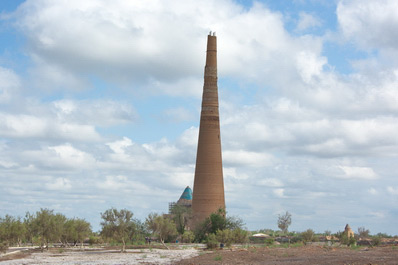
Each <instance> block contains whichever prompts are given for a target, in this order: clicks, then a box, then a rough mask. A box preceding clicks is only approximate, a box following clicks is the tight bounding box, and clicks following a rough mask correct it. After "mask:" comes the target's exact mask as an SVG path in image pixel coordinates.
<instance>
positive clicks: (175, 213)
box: [171, 205, 191, 235]
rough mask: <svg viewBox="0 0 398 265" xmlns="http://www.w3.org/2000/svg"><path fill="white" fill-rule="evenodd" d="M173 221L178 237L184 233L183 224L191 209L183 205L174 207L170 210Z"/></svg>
mask: <svg viewBox="0 0 398 265" xmlns="http://www.w3.org/2000/svg"><path fill="white" fill-rule="evenodd" d="M171 214H172V217H173V221H174V223H175V224H176V228H177V231H178V233H179V234H180V235H182V234H184V232H185V224H186V222H187V219H188V218H189V216H190V214H191V209H190V208H188V207H185V206H183V205H175V206H173V208H172V209H171Z"/></svg>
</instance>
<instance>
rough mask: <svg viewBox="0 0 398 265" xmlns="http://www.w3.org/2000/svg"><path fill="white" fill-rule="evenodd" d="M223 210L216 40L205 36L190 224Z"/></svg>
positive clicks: (197, 222)
mask: <svg viewBox="0 0 398 265" xmlns="http://www.w3.org/2000/svg"><path fill="white" fill-rule="evenodd" d="M220 208H223V209H225V199H224V180H223V170H222V156H221V138H220V121H219V112H218V87H217V38H216V36H214V35H213V36H212V35H211V34H210V35H209V36H208V37H207V53H206V66H205V73H204V85H203V97H202V111H201V115H200V127H199V139H198V150H197V156H196V168H195V180H194V187H193V199H192V212H193V218H194V220H193V222H194V225H196V224H199V223H200V222H202V221H203V220H204V219H205V218H206V217H208V216H209V215H210V214H211V213H214V212H217V210H218V209H220Z"/></svg>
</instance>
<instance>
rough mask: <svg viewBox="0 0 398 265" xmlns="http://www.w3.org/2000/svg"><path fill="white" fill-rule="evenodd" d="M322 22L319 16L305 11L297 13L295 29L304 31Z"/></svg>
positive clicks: (318, 25)
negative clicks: (297, 19)
mask: <svg viewBox="0 0 398 265" xmlns="http://www.w3.org/2000/svg"><path fill="white" fill-rule="evenodd" d="M321 25H322V22H321V21H320V19H319V18H317V17H316V16H314V15H312V14H308V13H306V12H300V13H299V21H298V22H297V26H296V30H297V31H304V30H307V29H310V28H316V27H320V26H321Z"/></svg>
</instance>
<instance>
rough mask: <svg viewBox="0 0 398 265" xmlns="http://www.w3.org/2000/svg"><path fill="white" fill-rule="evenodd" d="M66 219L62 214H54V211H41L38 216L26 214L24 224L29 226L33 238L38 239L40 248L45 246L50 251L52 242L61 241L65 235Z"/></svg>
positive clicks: (37, 213)
mask: <svg viewBox="0 0 398 265" xmlns="http://www.w3.org/2000/svg"><path fill="white" fill-rule="evenodd" d="M65 222H66V217H65V216H64V215H62V214H60V213H58V214H56V215H55V214H54V210H49V209H40V211H38V212H36V214H34V215H31V214H29V213H27V214H26V217H25V221H24V223H25V224H27V226H28V228H27V231H28V233H29V234H30V236H32V238H34V237H37V240H38V241H39V244H40V248H41V249H42V250H43V248H44V245H45V246H46V248H47V249H48V245H49V243H50V242H51V241H60V240H61V238H62V234H63V228H64V224H65Z"/></svg>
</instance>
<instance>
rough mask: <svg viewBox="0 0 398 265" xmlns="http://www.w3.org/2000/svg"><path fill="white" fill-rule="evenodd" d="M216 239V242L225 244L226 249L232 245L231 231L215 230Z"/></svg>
mask: <svg viewBox="0 0 398 265" xmlns="http://www.w3.org/2000/svg"><path fill="white" fill-rule="evenodd" d="M216 239H217V241H218V242H220V243H223V244H225V245H226V246H227V247H229V246H231V243H232V231H231V230H229V229H225V230H217V233H216Z"/></svg>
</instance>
